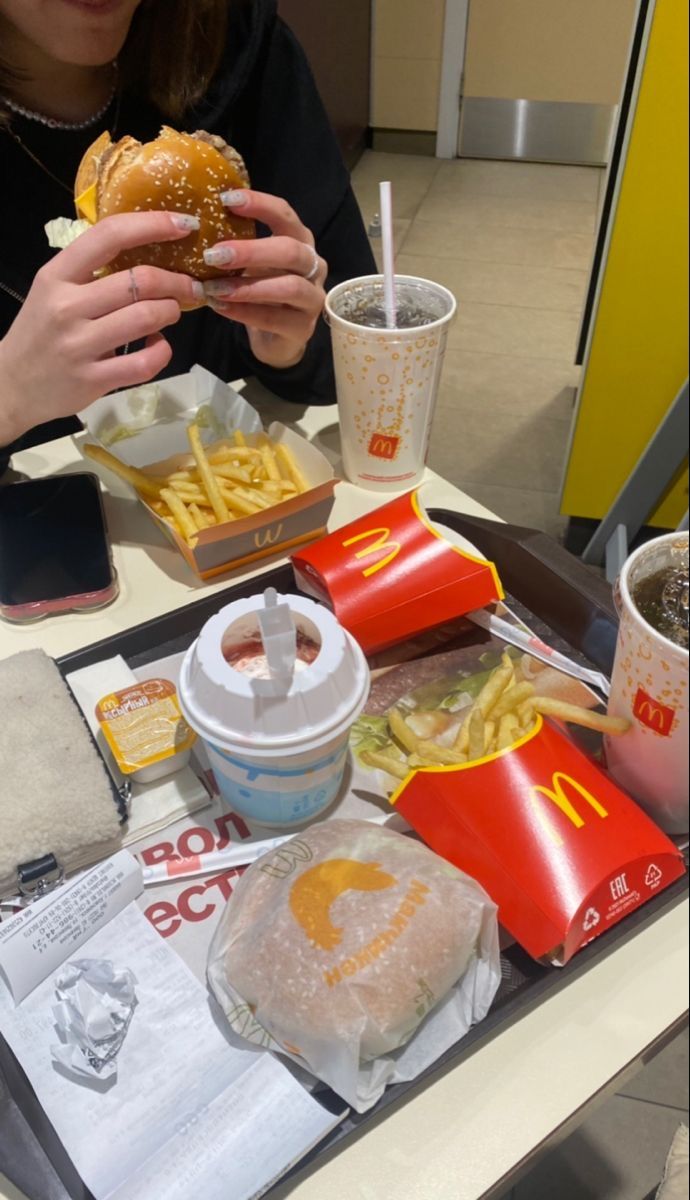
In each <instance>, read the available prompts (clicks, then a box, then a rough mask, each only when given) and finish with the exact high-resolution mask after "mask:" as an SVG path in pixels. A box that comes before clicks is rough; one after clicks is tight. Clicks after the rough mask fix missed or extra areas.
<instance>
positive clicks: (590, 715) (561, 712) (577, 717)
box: [534, 696, 632, 737]
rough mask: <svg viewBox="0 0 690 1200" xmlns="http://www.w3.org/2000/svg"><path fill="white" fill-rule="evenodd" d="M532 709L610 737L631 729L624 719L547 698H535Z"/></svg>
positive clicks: (545, 715) (618, 735)
mask: <svg viewBox="0 0 690 1200" xmlns="http://www.w3.org/2000/svg"><path fill="white" fill-rule="evenodd" d="M534 708H535V711H536V712H538V713H541V714H542V716H544V717H553V718H554V719H555V720H557V721H567V722H569V724H571V725H581V726H583V728H584V729H594V730H596V732H597V733H608V734H610V735H611V736H612V737H620V736H622V735H623V734H624V733H627V732H628V730H629V729H631V728H632V723H631V722H630V721H628V720H626V719H625V717H605V716H604V715H603V714H602V713H598V712H592V711H591V710H590V709H587V708H579V707H578V706H577V705H575V704H564V703H563V701H562V700H553V699H552V698H551V697H549V696H536V697H535V700H534Z"/></svg>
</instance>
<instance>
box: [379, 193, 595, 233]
mask: <svg viewBox="0 0 690 1200" xmlns="http://www.w3.org/2000/svg"><path fill="white" fill-rule="evenodd" d="M400 215H401V216H402V215H403V214H402V213H401V214H400ZM419 216H420V218H421V219H422V220H424V221H432V222H435V223H438V224H439V225H447V226H448V227H449V228H448V233H449V235H450V233H451V227H452V226H453V225H454V224H456V223H459V224H461V225H466V224H468V223H469V222H470V221H471V222H472V223H473V224H474V225H480V226H481V227H482V228H483V229H487V230H488V229H496V228H498V229H506V228H508V229H539V230H545V229H548V230H551V231H552V232H555V233H564V234H567V235H568V236H573V235H576V236H578V237H583V236H584V237H587V236H589V237H593V235H594V232H595V229H596V216H597V213H596V205H595V204H578V203H577V202H575V201H571V200H548V199H539V198H529V197H524V196H518V197H512V196H480V195H464V193H463V192H462V190H461V189H460V190H459V191H457V192H448V191H439V190H438V189H437V187H436V185H435V184H432V186H431V188H430V189H429V191H428V194H427V195H426V196H425V197H424V205H423V208H421V209H420V211H419Z"/></svg>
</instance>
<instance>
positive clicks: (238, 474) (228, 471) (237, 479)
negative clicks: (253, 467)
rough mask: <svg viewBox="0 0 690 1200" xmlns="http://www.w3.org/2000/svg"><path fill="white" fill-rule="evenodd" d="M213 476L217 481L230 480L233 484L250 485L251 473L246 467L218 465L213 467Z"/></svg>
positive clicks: (226, 464) (227, 464)
mask: <svg viewBox="0 0 690 1200" xmlns="http://www.w3.org/2000/svg"><path fill="white" fill-rule="evenodd" d="M213 474H214V475H215V476H216V478H217V479H231V480H232V482H233V483H251V482H252V475H251V471H250V470H247V468H246V467H233V466H232V465H231V464H230V463H218V464H216V465H214V466H213Z"/></svg>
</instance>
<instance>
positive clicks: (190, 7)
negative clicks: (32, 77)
mask: <svg viewBox="0 0 690 1200" xmlns="http://www.w3.org/2000/svg"><path fill="white" fill-rule="evenodd" d="M237 2H241V0H143V3H142V4H141V5H140V6H139V8H138V9H137V11H136V12H135V14H134V18H133V20H132V24H131V26H130V30H129V33H128V35H127V41H126V42H125V44H124V46H123V48H122V51H121V53H120V55H119V58H118V66H119V76H120V81H121V84H122V87H123V88H125V89H126V90H128V91H132V92H134V93H135V94H137V95H139V96H142V97H145V98H146V99H148V100H151V101H152V102H153V103H154V104H155V105H156V107H157V108H158V109H160V111H161V112H162V113H163V114H164V115H166V116H168V117H170V118H175V117H179V116H181V115H182V113H184V112H185V111H186V110H187V109H188V108H189V106H190V105H191V104H194V103H195V101H197V100H200V99H201V97H202V96H203V95H204V93H205V91H206V89H207V87H208V85H209V82H210V80H211V78H212V77H213V75H214V73H215V71H216V69H217V67H218V65H219V63H220V60H221V57H222V54H223V49H224V46H225V37H226V33H227V26H228V10H229V7H230V4H232V3H237ZM16 83H17V73H16V71H14V70H13V69H12V67H11V66H10V65H9V64H7V63H4V62H3V61H2V55H1V52H0V89H2V88H6V89H7V91H8V92H11V91H12V88H13V85H15V86H16ZM5 116H6V114H5V111H3V104H2V97H1V96H0V122H2V121H3V119H4V118H5Z"/></svg>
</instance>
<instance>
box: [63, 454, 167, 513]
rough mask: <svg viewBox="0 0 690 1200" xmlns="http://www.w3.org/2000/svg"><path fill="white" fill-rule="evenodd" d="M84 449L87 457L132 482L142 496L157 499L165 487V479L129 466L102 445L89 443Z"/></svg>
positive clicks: (127, 481)
mask: <svg viewBox="0 0 690 1200" xmlns="http://www.w3.org/2000/svg"><path fill="white" fill-rule="evenodd" d="M83 449H84V454H85V455H86V457H87V458H91V459H93V461H94V462H97V463H99V464H100V466H102V467H107V468H108V470H109V471H112V472H113V473H114V474H115V475H119V477H120V479H124V480H125V482H126V483H129V484H131V486H132V487H133V488H136V490H137V491H138V492H141V494H142V496H147V497H149V496H153V497H154V498H156V499H157V498H158V497H159V496H160V494H161V491H162V489H163V488H164V487H165V484H166V481H165V479H156V478H155V476H153V475H147V474H146V473H145V472H144V471H139V470H137V468H136V467H128V466H127V464H126V463H123V462H120V459H119V458H115V455H114V454H110V453H109V451H108V450H104V449H103V447H102V446H94V445H92V444H91V443H89V444H87V445H85V446H84V447H83Z"/></svg>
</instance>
